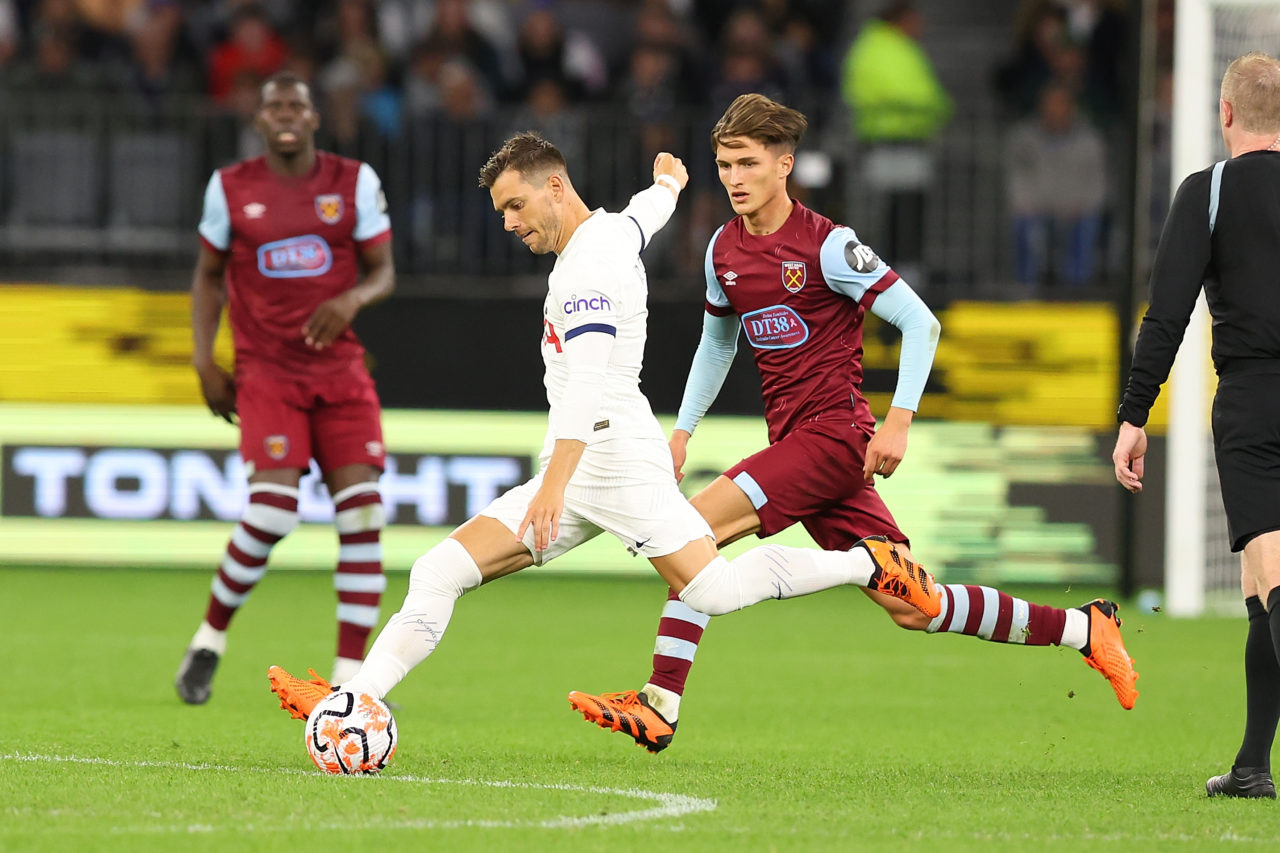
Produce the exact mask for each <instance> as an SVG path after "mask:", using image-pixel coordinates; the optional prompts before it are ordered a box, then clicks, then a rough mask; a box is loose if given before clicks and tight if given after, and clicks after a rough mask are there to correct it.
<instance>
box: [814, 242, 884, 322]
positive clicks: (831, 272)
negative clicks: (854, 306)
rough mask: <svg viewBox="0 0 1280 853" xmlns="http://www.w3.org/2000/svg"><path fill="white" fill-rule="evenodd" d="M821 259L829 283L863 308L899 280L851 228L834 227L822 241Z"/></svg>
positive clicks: (867, 306) (819, 257)
mask: <svg viewBox="0 0 1280 853" xmlns="http://www.w3.org/2000/svg"><path fill="white" fill-rule="evenodd" d="M818 260H819V262H820V263H821V265H822V277H823V278H824V279H826V281H827V286H828V287H830V288H831V289H832V290H834V291H835V292H836V293H843V294H844V295H845V296H847V297H849V298H850V299H852V300H853V301H854V302H857V303H858V304H859V305H861V306H862V307H863V308H870V307H871V305H872V304H873V303H874V302H875V300H876V297H877V296H879V295H880V294H881V293H884V292H885V291H886V290H888V289H889V287H890V286H891V285H892V284H893V283H894V282H895V281H897V280H898V274H897V273H895V272H894V271H893V270H891V269H890V268H889V265H888V264H886V263H885V262H884V261H882V260H880V257H879V255H877V254H876V253H875V252H874V251H872V249H871V247H870V246H868V245H866V244H865V243H863V242H862V241H861V240H859V239H858V235H857V234H856V233H854V230H853V229H852V228H846V227H844V226H841V227H839V228H835V229H832V231H831V233H830V234H828V235H827V239H825V240H823V241H822V249H821V250H820V251H819V253H818Z"/></svg>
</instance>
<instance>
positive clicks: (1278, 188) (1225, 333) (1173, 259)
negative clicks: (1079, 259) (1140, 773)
mask: <svg viewBox="0 0 1280 853" xmlns="http://www.w3.org/2000/svg"><path fill="white" fill-rule="evenodd" d="M1218 111H1219V115H1218V117H1219V124H1220V125H1221V127H1222V139H1223V141H1224V142H1225V143H1226V145H1227V150H1228V151H1229V152H1230V153H1231V159H1229V160H1224V161H1222V162H1220V163H1216V164H1214V165H1213V166H1211V167H1210V168H1208V169H1205V170H1204V171H1202V172H1197V173H1195V174H1194V175H1191V176H1190V177H1188V178H1187V179H1186V180H1185V181H1183V182H1182V186H1181V187H1179V188H1178V193H1177V195H1176V196H1175V197H1174V200H1173V205H1172V207H1171V208H1170V210H1169V218H1168V219H1167V220H1166V222H1165V225H1164V231H1163V232H1162V233H1161V235H1160V247H1159V248H1158V249H1157V250H1156V258H1155V265H1154V267H1153V269H1152V272H1151V307H1150V308H1148V309H1147V313H1146V316H1145V317H1143V318H1142V326H1141V328H1140V330H1139V332H1138V342H1137V346H1136V347H1135V349H1134V353H1133V369H1132V370H1130V372H1129V382H1128V385H1127V386H1126V388H1125V392H1124V400H1123V402H1121V404H1120V410H1119V412H1118V414H1117V420H1118V421H1119V422H1120V435H1119V437H1118V438H1117V439H1116V449H1115V452H1114V453H1113V454H1112V455H1111V459H1112V461H1113V462H1114V463H1115V471H1116V479H1117V480H1119V481H1120V483H1121V485H1123V486H1124V487H1125V488H1126V489H1128V490H1129V491H1131V492H1140V491H1142V474H1143V457H1144V455H1145V454H1146V452H1147V435H1146V432H1144V430H1143V426H1144V425H1145V424H1146V422H1147V413H1148V412H1149V411H1150V409H1151V404H1152V403H1153V402H1154V401H1155V399H1156V394H1158V393H1159V391H1160V385H1161V384H1162V383H1163V382H1164V381H1165V379H1167V378H1168V376H1169V368H1170V367H1171V366H1172V365H1173V358H1174V355H1175V354H1176V353H1177V351H1178V345H1179V344H1181V342H1182V335H1183V332H1184V331H1185V330H1186V327H1187V321H1188V320H1189V319H1190V317H1191V311H1192V309H1193V308H1194V307H1195V302H1196V297H1197V296H1198V295H1199V292H1200V288H1201V286H1203V287H1204V290H1205V297H1206V299H1207V300H1208V303H1209V311H1210V313H1211V314H1212V315H1213V365H1214V368H1215V369H1216V370H1217V372H1218V392H1217V395H1216V396H1215V397H1214V401H1213V445H1214V455H1215V457H1216V459H1217V463H1218V476H1219V479H1220V480H1221V482H1222V502H1223V504H1224V505H1225V507H1226V512H1227V527H1228V531H1229V533H1230V535H1231V550H1232V551H1243V554H1242V559H1241V562H1240V586H1241V589H1242V591H1243V593H1244V597H1245V606H1246V607H1247V608H1248V612H1249V633H1248V636H1247V638H1246V639H1245V646H1244V676H1245V688H1246V697H1247V698H1246V705H1247V712H1246V717H1245V728H1244V742H1243V743H1242V744H1241V746H1240V751H1239V753H1237V754H1236V759H1235V763H1234V764H1233V765H1232V767H1231V772H1230V773H1225V774H1223V775H1221V776H1214V777H1213V778H1212V779H1210V780H1209V781H1208V782H1206V783H1205V789H1206V790H1207V791H1208V793H1209V796H1211V797H1214V796H1227V797H1270V798H1272V799H1274V798H1275V795H1276V788H1275V784H1274V782H1272V779H1271V743H1272V741H1273V740H1274V738H1275V734H1276V723H1277V720H1280V152H1278V149H1280V62H1277V61H1276V60H1275V59H1273V58H1272V57H1270V56H1268V55H1266V54H1264V53H1258V52H1254V53H1247V54H1245V55H1244V56H1241V57H1240V58H1238V59H1236V60H1235V61H1234V62H1232V63H1231V65H1230V66H1229V67H1228V68H1227V72H1226V74H1225V75H1223V78H1222V93H1221V97H1220V100H1219V102H1218Z"/></svg>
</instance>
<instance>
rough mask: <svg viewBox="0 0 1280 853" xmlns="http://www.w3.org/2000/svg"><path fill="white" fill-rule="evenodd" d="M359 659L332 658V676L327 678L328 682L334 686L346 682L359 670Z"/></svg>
mask: <svg viewBox="0 0 1280 853" xmlns="http://www.w3.org/2000/svg"><path fill="white" fill-rule="evenodd" d="M360 664H361V661H358V660H356V659H355V658H343V657H336V658H334V659H333V678H330V679H329V683H330V684H332V685H333V686H334V687H338V686H339V685H342V684H346V683H347V682H348V681H350V680H351V679H352V678H354V677H355V674H356V673H357V672H359V671H360Z"/></svg>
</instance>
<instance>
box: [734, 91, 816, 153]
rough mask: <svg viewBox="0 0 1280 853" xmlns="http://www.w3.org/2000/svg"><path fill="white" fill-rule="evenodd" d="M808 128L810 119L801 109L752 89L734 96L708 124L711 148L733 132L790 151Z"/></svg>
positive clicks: (793, 149)
mask: <svg viewBox="0 0 1280 853" xmlns="http://www.w3.org/2000/svg"><path fill="white" fill-rule="evenodd" d="M808 129H809V120H808V119H807V118H805V117H804V113H802V112H800V111H799V110H793V109H791V107H787V106H783V105H782V104H780V103H778V102H777V101H775V100H772V99H771V98H766V97H765V96H764V95H761V94H758V93H756V92H751V93H748V94H746V95H739V96H738V97H736V98H734V99H733V103H732V104H730V105H729V109H727V110H725V111H724V115H722V116H720V120H719V121H718V122H716V126H715V127H713V128H711V150H712V151H715V150H716V148H718V147H719V146H721V145H727V144H728V140H730V139H732V138H734V137H736V136H745V137H746V138H747V139H751V140H754V141H756V142H759V143H761V144H762V145H764V146H765V147H767V148H781V149H783V150H784V151H785V153H787V154H792V153H794V152H795V150H796V146H797V145H799V144H800V140H801V139H803V138H804V132H805V131H806V130H808ZM730 147H732V146H730Z"/></svg>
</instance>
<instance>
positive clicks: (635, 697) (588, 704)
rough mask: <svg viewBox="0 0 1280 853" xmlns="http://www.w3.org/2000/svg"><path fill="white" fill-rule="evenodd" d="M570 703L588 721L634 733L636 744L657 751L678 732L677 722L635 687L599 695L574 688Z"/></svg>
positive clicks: (628, 733) (610, 728) (668, 744)
mask: <svg viewBox="0 0 1280 853" xmlns="http://www.w3.org/2000/svg"><path fill="white" fill-rule="evenodd" d="M569 705H570V706H571V707H572V708H573V709H574V710H575V711H580V712H581V713H582V718H583V719H584V720H586V721H587V722H591V723H595V724H596V725H597V726H599V727H600V728H602V729H608V730H609V731H613V732H622V733H624V734H627V735H630V736H631V737H632V739H633V740H635V742H636V743H638V744H639V745H640V746H643V747H644V748H645V749H647V750H649V751H650V752H653V753H658V752H662V750H664V749H666V748H667V747H668V746H670V745H671V738H672V737H674V736H675V733H676V724H675V722H674V721H671V722H668V721H667V719H666V718H665V717H663V716H662V715H661V714H659V713H658V711H657V710H656V709H655V708H654V707H653V706H652V705H650V704H649V700H648V698H647V697H646V696H645V695H644V694H643V693H637V692H636V691H634V690H628V691H626V692H623V693H602V694H601V695H599V696H593V695H591V694H590V693H582V692H579V691H577V690H571V691H569Z"/></svg>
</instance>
